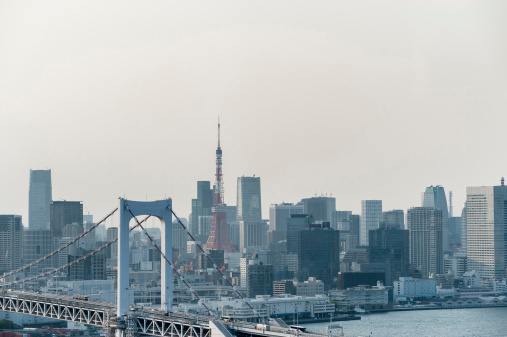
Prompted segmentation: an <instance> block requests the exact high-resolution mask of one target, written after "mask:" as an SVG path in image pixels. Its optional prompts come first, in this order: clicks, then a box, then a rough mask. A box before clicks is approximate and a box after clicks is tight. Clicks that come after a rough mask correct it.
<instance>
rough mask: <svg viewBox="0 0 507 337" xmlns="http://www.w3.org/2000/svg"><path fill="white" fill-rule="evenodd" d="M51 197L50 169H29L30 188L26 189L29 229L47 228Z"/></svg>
mask: <svg viewBox="0 0 507 337" xmlns="http://www.w3.org/2000/svg"><path fill="white" fill-rule="evenodd" d="M52 198H53V195H52V189H51V170H30V189H29V191H28V228H29V229H34V230H35V229H36V230H45V229H49V221H50V205H51V202H52V200H53V199H52Z"/></svg>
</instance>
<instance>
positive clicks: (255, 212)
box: [236, 176, 267, 253]
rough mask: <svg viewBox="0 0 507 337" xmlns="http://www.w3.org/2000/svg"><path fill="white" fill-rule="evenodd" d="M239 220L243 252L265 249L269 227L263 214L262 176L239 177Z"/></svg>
mask: <svg viewBox="0 0 507 337" xmlns="http://www.w3.org/2000/svg"><path fill="white" fill-rule="evenodd" d="M236 207H237V208H236V210H237V213H236V219H237V221H238V222H239V236H240V237H239V241H240V243H239V248H240V251H241V252H242V253H253V252H255V251H257V250H260V249H263V248H264V245H265V242H266V241H267V240H266V239H267V228H266V225H265V223H264V222H263V221H262V214H261V178H259V177H245V176H243V177H239V178H238V194H237V204H236Z"/></svg>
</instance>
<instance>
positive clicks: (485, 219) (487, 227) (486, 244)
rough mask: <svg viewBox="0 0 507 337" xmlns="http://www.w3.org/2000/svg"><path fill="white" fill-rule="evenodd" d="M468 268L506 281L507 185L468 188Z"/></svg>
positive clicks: (482, 276)
mask: <svg viewBox="0 0 507 337" xmlns="http://www.w3.org/2000/svg"><path fill="white" fill-rule="evenodd" d="M466 233H467V235H466V250H467V262H468V270H469V271H471V270H477V271H478V272H479V276H480V277H481V278H484V279H496V280H502V279H503V278H505V271H506V268H507V263H506V261H507V249H506V245H507V186H504V183H503V179H502V185H501V186H481V187H467V199H466Z"/></svg>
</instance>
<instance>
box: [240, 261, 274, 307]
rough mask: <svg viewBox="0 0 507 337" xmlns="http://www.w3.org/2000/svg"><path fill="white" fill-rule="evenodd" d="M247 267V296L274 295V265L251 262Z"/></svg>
mask: <svg viewBox="0 0 507 337" xmlns="http://www.w3.org/2000/svg"><path fill="white" fill-rule="evenodd" d="M248 262H249V263H248V264H247V266H246V277H247V281H246V296H247V297H248V298H255V296H257V295H271V296H272V295H273V265H271V264H263V263H262V262H258V260H250V261H248Z"/></svg>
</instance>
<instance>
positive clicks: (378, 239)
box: [368, 227, 410, 285]
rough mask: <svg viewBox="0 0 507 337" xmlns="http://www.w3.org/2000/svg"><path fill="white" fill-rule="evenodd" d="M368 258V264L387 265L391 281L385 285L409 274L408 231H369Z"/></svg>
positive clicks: (382, 229)
mask: <svg viewBox="0 0 507 337" xmlns="http://www.w3.org/2000/svg"><path fill="white" fill-rule="evenodd" d="M369 239H370V244H369V245H368V256H369V258H370V263H388V264H389V265H390V269H391V270H390V273H386V276H387V275H388V274H390V275H391V279H390V280H389V282H387V283H386V285H391V284H392V281H393V280H397V279H398V278H399V277H401V276H408V275H409V272H410V268H409V267H410V260H409V256H410V248H409V247H410V246H409V241H410V240H409V231H408V230H404V229H392V228H389V227H387V228H379V229H374V230H371V231H370V238H369Z"/></svg>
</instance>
